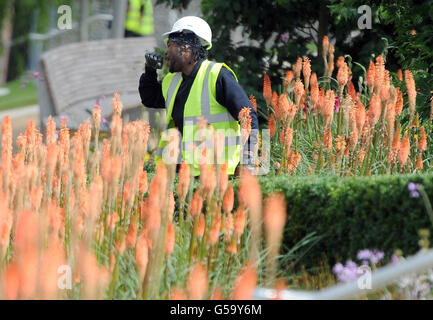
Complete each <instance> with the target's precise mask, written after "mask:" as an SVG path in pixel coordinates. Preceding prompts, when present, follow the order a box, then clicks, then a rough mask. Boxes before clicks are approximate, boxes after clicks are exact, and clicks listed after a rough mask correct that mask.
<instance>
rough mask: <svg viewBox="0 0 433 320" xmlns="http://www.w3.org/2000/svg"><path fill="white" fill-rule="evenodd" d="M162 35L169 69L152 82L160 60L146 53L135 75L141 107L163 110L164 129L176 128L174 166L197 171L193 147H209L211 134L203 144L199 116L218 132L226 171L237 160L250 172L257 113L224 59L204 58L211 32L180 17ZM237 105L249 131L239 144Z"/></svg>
mask: <svg viewBox="0 0 433 320" xmlns="http://www.w3.org/2000/svg"><path fill="white" fill-rule="evenodd" d="M163 36H168V41H167V51H166V53H165V60H166V64H167V66H168V68H169V73H168V74H167V75H166V76H165V77H164V79H163V80H162V82H160V81H158V80H157V73H156V69H159V68H161V67H162V64H163V58H162V56H161V55H159V54H158V53H146V55H145V57H146V65H145V73H143V74H142V75H141V77H140V84H139V92H140V96H141V100H142V103H143V105H144V106H146V107H149V108H166V111H167V115H166V120H165V131H167V130H168V129H170V128H177V129H178V130H179V133H180V137H181V139H180V143H179V148H180V150H181V152H179V158H178V159H177V164H178V165H179V164H180V163H181V162H182V161H185V162H186V163H188V164H190V165H191V166H192V167H191V168H192V169H193V173H194V175H195V176H198V175H200V169H199V164H200V163H198V161H197V153H198V152H199V151H197V150H203V149H205V148H207V150H206V149H205V150H206V151H209V149H212V148H213V143H212V141H210V140H212V139H211V138H209V139H208V140H209V141H205V142H203V139H200V137H198V136H197V133H198V131H199V130H198V124H199V123H201V124H202V123H203V122H200V120H203V119H206V122H207V124H210V125H212V127H213V129H214V132H218V131H219V132H222V133H223V134H224V137H223V138H224V139H222V136H221V134H220V135H219V137H220V140H219V141H222V140H224V146H223V147H222V148H221V147H219V148H218V149H219V150H223V159H222V163H224V162H225V163H226V164H227V172H228V173H229V174H231V175H233V174H238V170H236V169H237V168H238V166H239V163H240V162H241V161H242V165H243V167H245V168H247V169H249V170H250V171H252V172H254V165H255V163H254V159H253V158H254V156H255V147H256V144H257V133H258V119H257V113H256V111H255V110H254V108H253V107H252V105H251V102H250V100H249V98H248V96H247V94H246V93H245V91H244V90H243V89H242V87H241V86H240V85H239V83H238V80H237V77H236V75H235V73H234V72H233V70H231V69H230V68H229V67H228V66H227V65H226V64H224V63H216V62H213V61H209V60H207V59H206V58H207V50H209V49H210V48H211V47H212V31H211V29H210V27H209V25H208V24H207V22H206V21H204V20H203V19H201V18H198V17H194V16H188V17H183V18H181V19H180V20H178V21H176V23H175V24H174V25H173V28H172V30H171V31H170V32H167V33H165V34H163ZM243 107H248V108H249V109H250V110H249V111H250V113H249V114H250V116H251V134H250V136H249V138H248V141H247V142H246V143H245V145H244V146H241V140H242V139H241V130H240V124H239V113H240V111H241V109H242V108H243ZM166 140H167V138H165V141H164V135H162V138H161V140H160V142H159V145H158V150H157V161H159V160H160V159H162V160H163V161H164V156H163V154H164V147H166V146H167V144H168V142H169V141H166ZM208 142H210V143H208ZM203 145H204V146H203ZM210 151H211V152H213V150H210ZM205 153H206V152H205ZM216 153H217V152H216ZM241 153H242V154H241ZM220 154H221V152H220ZM210 158H212V157H210ZM210 160H211V161H212V159H210ZM218 163H220V162H218ZM178 167H179V166H178ZM235 172H236V173H235Z"/></svg>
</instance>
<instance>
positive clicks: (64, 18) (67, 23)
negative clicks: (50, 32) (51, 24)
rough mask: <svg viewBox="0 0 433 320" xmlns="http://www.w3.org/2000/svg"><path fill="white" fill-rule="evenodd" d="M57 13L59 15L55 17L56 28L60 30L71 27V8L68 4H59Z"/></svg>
mask: <svg viewBox="0 0 433 320" xmlns="http://www.w3.org/2000/svg"><path fill="white" fill-rule="evenodd" d="M57 14H60V15H61V16H60V17H59V18H58V19H57V28H59V29H60V30H71V29H72V8H71V6H68V5H61V6H59V7H58V8H57Z"/></svg>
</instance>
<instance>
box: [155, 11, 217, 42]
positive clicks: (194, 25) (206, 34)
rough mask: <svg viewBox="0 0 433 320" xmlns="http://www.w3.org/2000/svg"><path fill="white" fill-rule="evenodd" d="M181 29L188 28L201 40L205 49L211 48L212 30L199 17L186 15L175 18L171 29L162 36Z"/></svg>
mask: <svg viewBox="0 0 433 320" xmlns="http://www.w3.org/2000/svg"><path fill="white" fill-rule="evenodd" d="M182 30H189V31H192V32H194V33H195V34H196V35H197V36H198V37H199V38H200V40H201V42H202V44H203V46H204V47H205V48H206V50H209V49H210V48H212V30H211V29H210V27H209V25H208V24H207V22H206V21H204V20H203V19H201V18H199V17H195V16H187V17H183V18H180V19H179V20H177V21H176V22H175V23H174V25H173V28H172V29H171V31H169V32H166V33H164V34H163V36H166V35H169V34H171V33H175V32H181V31H182Z"/></svg>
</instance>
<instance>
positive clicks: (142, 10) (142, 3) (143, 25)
mask: <svg viewBox="0 0 433 320" xmlns="http://www.w3.org/2000/svg"><path fill="white" fill-rule="evenodd" d="M153 32H154V26H153V7H152V1H151V0H129V1H128V11H127V14H126V20H125V37H142V36H148V35H152V34H153Z"/></svg>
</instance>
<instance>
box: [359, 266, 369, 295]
mask: <svg viewBox="0 0 433 320" xmlns="http://www.w3.org/2000/svg"><path fill="white" fill-rule="evenodd" d="M356 273H357V274H358V275H360V276H359V277H358V288H359V289H361V290H371V289H372V286H371V268H370V267H369V266H360V267H359V268H358V270H357V272H356Z"/></svg>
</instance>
